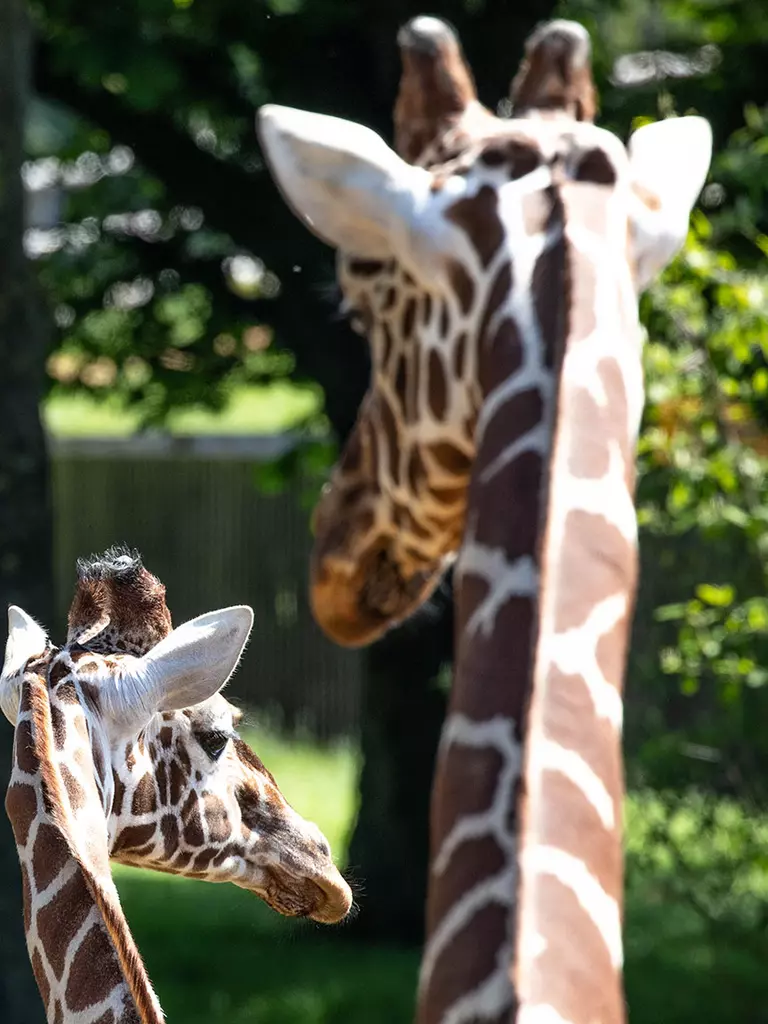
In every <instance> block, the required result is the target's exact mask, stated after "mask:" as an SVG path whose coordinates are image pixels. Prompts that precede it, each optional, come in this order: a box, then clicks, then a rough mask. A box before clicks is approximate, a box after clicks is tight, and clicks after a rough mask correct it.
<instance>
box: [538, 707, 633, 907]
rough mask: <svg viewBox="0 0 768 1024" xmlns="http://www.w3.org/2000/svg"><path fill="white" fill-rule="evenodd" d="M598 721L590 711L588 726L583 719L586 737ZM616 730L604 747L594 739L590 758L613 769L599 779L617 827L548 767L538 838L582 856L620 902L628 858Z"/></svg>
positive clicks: (541, 784)
mask: <svg viewBox="0 0 768 1024" xmlns="http://www.w3.org/2000/svg"><path fill="white" fill-rule="evenodd" d="M595 721H596V716H595V714H594V711H592V710H591V711H590V713H589V716H588V718H587V719H585V722H588V723H589V726H586V724H585V722H583V723H581V726H580V728H581V730H582V735H583V734H584V732H586V729H587V728H590V729H591V727H592V725H593V723H594V722H595ZM601 731H602V730H601ZM611 732H612V735H611V737H610V738H609V743H608V745H607V746H606V747H605V748H603V747H602V745H601V743H600V741H599V740H598V739H597V736H595V737H591V742H590V743H589V744H588V746H589V747H590V751H589V753H590V756H589V758H588V759H587V760H588V763H589V765H590V767H592V768H595V767H596V766H598V767H600V766H602V767H604V768H605V769H607V770H608V774H602V773H601V774H600V778H601V780H602V781H603V782H604V783H605V784H606V785H607V786H608V787H609V792H610V793H611V795H612V796H613V798H614V799H613V801H612V803H613V810H614V814H615V815H616V818H615V821H616V826H615V827H614V828H612V829H608V828H606V827H605V825H604V823H603V819H602V817H601V816H600V815H599V814H598V812H597V811H596V810H595V807H594V806H593V804H592V803H591V802H590V801H589V800H588V799H587V798H586V797H585V795H584V793H583V791H582V790H581V789H580V788H579V787H578V786H576V785H574V783H573V782H572V781H571V780H570V779H569V778H568V777H567V776H566V775H564V774H563V773H562V772H555V771H544V772H543V773H542V774H541V777H540V779H539V787H540V788H539V790H538V793H539V801H540V802H539V803H538V805H537V807H538V813H537V820H538V821H539V823H540V832H539V838H540V841H541V842H542V843H543V844H544V845H546V846H554V847H555V848H556V849H560V850H565V851H566V852H567V853H569V854H571V855H572V856H573V857H575V858H577V859H578V860H579V861H581V863H582V864H584V865H586V867H587V868H588V869H589V871H590V872H591V874H592V875H593V876H594V877H595V878H596V879H597V881H598V882H599V883H600V885H601V886H602V888H603V889H604V891H605V892H607V893H608V894H609V895H610V896H612V897H613V898H614V899H615V900H618V899H620V898H621V892H622V864H623V858H622V851H621V834H620V831H619V826H620V824H621V799H622V796H623V786H622V782H621V779H622V774H621V764H620V763H619V759H617V758H616V757H612V756H611V755H612V754H618V752H619V743H620V739H619V735H618V733H617V732H616V731H615V730H613V729H611ZM601 739H602V737H601ZM582 746H584V744H582ZM598 747H600V749H598ZM579 753H583V752H582V751H579Z"/></svg>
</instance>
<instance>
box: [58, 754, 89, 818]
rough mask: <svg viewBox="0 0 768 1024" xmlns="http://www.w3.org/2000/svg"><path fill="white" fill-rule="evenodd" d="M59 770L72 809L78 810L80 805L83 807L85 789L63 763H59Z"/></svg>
mask: <svg viewBox="0 0 768 1024" xmlns="http://www.w3.org/2000/svg"><path fill="white" fill-rule="evenodd" d="M59 771H60V772H61V778H62V781H63V783H64V788H65V789H66V791H67V796H68V797H69V803H70V805H71V807H72V810H73V811H79V810H80V809H81V808H82V807H85V802H86V796H85V790H84V789H83V787H82V786H81V785H80V783H79V782H78V781H77V779H76V778H75V776H74V775H73V774H72V772H71V771H70V770H69V768H67V766H66V765H65V764H62V765H60V767H59Z"/></svg>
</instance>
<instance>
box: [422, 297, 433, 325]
mask: <svg viewBox="0 0 768 1024" xmlns="http://www.w3.org/2000/svg"><path fill="white" fill-rule="evenodd" d="M431 319H432V296H431V295H430V294H429V292H425V293H424V297H423V299H422V302H421V322H422V324H423V325H424V326H425V327H426V326H427V325H428V324H429V322H430V320H431Z"/></svg>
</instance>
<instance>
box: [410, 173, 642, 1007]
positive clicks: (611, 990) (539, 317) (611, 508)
mask: <svg viewBox="0 0 768 1024" xmlns="http://www.w3.org/2000/svg"><path fill="white" fill-rule="evenodd" d="M531 201H532V202H533V201H534V197H531ZM535 202H536V203H537V204H539V206H540V209H539V211H538V218H539V222H540V227H541V229H542V230H541V231H540V232H539V233H538V234H536V235H535V236H532V237H531V238H529V240H528V250H527V251H525V250H523V251H522V252H521V253H519V254H518V252H517V250H516V252H515V266H514V268H513V269H514V275H515V281H516V287H515V288H514V290H512V294H511V298H510V299H509V302H508V305H505V304H503V303H500V304H499V308H498V309H497V310H494V311H491V314H490V315H491V320H490V321H489V322H490V323H491V328H490V330H489V332H488V336H487V338H486V340H485V342H484V346H483V350H482V351H481V355H480V363H479V371H480V379H481V380H482V381H483V382H484V395H483V406H482V409H481V413H480V418H479V423H478V431H477V437H478V447H477V454H476V457H475V463H474V466H473V471H472V479H471V483H470V490H469V497H468V512H467V525H466V532H465V537H464V542H463V545H462V549H461V551H460V555H459V560H458V564H457V569H456V583H457V586H456V602H457V623H456V652H455V678H454V685H453V689H452V695H451V702H450V707H449V712H448V717H447V720H446V725H445V728H444V732H443V737H442V740H441V748H440V754H439V758H438V764H437V770H436V778H435V786H434V791H433V801H432V830H431V832H432V857H431V878H430V896H429V901H428V909H427V932H428V939H427V947H426V951H425V956H424V959H423V962H422V973H421V979H420V999H419V1014H418V1021H419V1024H447V1022H449V1021H450V1022H453V1021H456V1022H459V1021H468V1020H475V1019H482V1020H487V1021H493V1022H496V1021H498V1022H499V1024H500V1022H501V1021H509V1020H510V1019H514V1020H515V1021H516V1022H517V1024H523V1022H524V1021H531V1022H532V1021H533V1020H534V1019H535V1020H542V1021H543V1020H552V1021H555V1020H556V1021H562V1022H581V1021H585V1022H586V1021H589V1022H593V1021H595V1022H596V1021H599V1022H600V1024H618V1022H620V1021H622V1020H623V1013H624V1011H623V1003H622V997H621V978H620V971H621V939H620V903H621V885H622V868H621V836H620V820H621V818H620V816H621V798H622V787H623V781H622V773H621V755H620V728H621V725H620V723H621V683H622V674H623V668H624V656H625V651H626V634H627V628H628V622H629V615H630V610H631V601H632V595H633V593H634V585H635V518H634V509H633V504H632V488H633V471H632V466H633V455H634V443H635V437H636V431H637V425H638V421H639V408H640V405H641V401H642V372H641V367H640V358H639V356H640V348H639V331H638V326H637V315H636V300H635V298H634V295H633V293H632V290H631V281H630V280H629V272H628V270H626V264H625V261H624V260H622V259H621V258H620V256H621V249H619V251H618V252H617V251H616V246H620V245H621V240H620V239H618V238H616V239H612V240H611V244H610V245H607V244H606V243H605V242H602V243H599V242H598V240H597V235H595V236H594V243H593V244H594V245H595V246H598V245H603V246H604V247H605V249H606V253H605V255H606V256H608V257H610V258H608V259H606V260H604V264H605V265H603V264H602V263H601V265H600V266H601V274H600V279H599V280H598V279H597V278H596V276H595V273H594V266H595V261H594V254H593V253H590V254H589V258H582V256H581V255H580V253H579V251H578V250H577V248H576V246H577V244H578V246H579V248H580V247H581V246H582V244H583V242H584V232H583V231H582V223H583V221H584V216H583V214H584V213H585V211H581V210H577V211H576V214H578V216H575V215H574V213H573V211H572V210H571V209H570V205H571V203H572V202H573V197H572V196H571V194H570V193H569V190H568V186H565V187H562V188H559V189H557V190H556V189H554V188H550V189H548V190H545V191H544V192H543V193H540V194H539V195H538V197H536V198H535ZM572 221H573V222H575V223H576V225H577V226H576V228H575V229H573V231H572V229H571V223H572ZM619 223H620V221H619ZM566 224H568V230H567V231H566V229H565V225H566ZM606 230H607V229H606ZM572 236H573V237H572ZM589 237H592V236H591V235H590V236H589ZM614 242H615V244H613V243H614ZM601 258H602V257H601ZM604 272H605V274H604ZM625 274H626V279H625V276H624V275H625ZM603 275H604V276H603ZM628 308H629V309H631V310H632V313H631V315H628V314H627V313H626V310H627V309H628ZM596 316H597V317H598V319H599V322H596ZM628 316H629V319H627V317H628ZM630 406H631V408H630ZM513 965H514V966H513ZM545 1007H546V1009H545ZM550 1008H551V1009H550ZM536 1011H538V1013H540V1014H541V1016H537V1014H536ZM547 1014H549V1015H547ZM511 1015H512V1016H511Z"/></svg>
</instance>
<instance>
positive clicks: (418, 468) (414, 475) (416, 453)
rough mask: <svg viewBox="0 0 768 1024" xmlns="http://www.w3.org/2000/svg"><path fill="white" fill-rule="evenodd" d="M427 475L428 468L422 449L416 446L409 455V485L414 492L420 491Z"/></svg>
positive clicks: (415, 493)
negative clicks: (422, 455)
mask: <svg viewBox="0 0 768 1024" xmlns="http://www.w3.org/2000/svg"><path fill="white" fill-rule="evenodd" d="M426 477H427V470H426V467H425V465H424V460H423V458H422V457H421V451H420V450H419V449H418V448H417V447H415V446H414V447H413V448H411V452H410V454H409V456H408V487H409V488H410V490H411V493H412V494H414V495H417V494H418V493H419V491H420V490H421V485H422V484H423V483H424V481H425V480H426Z"/></svg>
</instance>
